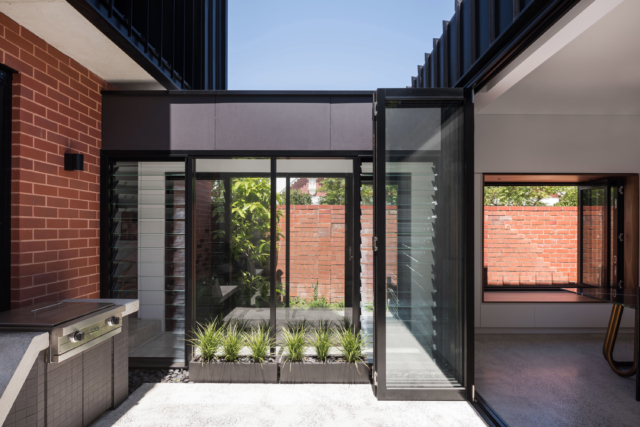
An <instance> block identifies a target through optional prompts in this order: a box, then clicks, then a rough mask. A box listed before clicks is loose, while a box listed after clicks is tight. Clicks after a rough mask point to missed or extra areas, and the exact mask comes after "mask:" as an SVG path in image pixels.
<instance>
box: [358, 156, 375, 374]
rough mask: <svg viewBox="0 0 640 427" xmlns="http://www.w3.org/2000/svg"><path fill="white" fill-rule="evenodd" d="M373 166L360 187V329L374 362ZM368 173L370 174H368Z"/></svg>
mask: <svg viewBox="0 0 640 427" xmlns="http://www.w3.org/2000/svg"><path fill="white" fill-rule="evenodd" d="M371 166H372V165H371V164H370V163H369V164H368V167H364V165H363V168H362V174H361V175H360V177H361V180H362V181H361V185H360V242H359V244H360V329H361V330H362V332H363V333H365V334H366V336H367V337H368V344H369V350H368V352H367V355H368V356H369V362H373V332H374V331H373V245H372V242H373V241H372V238H373V182H372V176H371V171H372V168H371ZM367 172H368V173H367Z"/></svg>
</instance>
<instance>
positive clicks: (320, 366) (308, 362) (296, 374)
mask: <svg viewBox="0 0 640 427" xmlns="http://www.w3.org/2000/svg"><path fill="white" fill-rule="evenodd" d="M279 365H280V383H282V384H305V383H306V384H369V371H370V370H369V367H368V366H367V365H366V364H365V363H364V362H358V363H348V362H346V361H345V360H344V358H342V357H335V356H330V357H329V358H328V359H327V362H326V363H324V362H321V361H320V360H318V359H317V358H316V357H315V356H305V357H303V359H302V362H293V363H292V362H289V361H287V360H285V358H284V357H282V358H281V359H280V363H279Z"/></svg>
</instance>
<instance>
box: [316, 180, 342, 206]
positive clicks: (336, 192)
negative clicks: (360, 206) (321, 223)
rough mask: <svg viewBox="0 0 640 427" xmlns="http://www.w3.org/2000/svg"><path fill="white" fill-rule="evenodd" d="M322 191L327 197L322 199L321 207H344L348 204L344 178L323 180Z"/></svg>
mask: <svg viewBox="0 0 640 427" xmlns="http://www.w3.org/2000/svg"><path fill="white" fill-rule="evenodd" d="M321 184H322V185H321V186H320V191H323V192H325V195H324V196H322V197H320V204H321V205H344V204H345V202H346V188H345V180H344V178H325V179H323V180H322V182H321Z"/></svg>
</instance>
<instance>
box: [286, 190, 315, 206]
mask: <svg viewBox="0 0 640 427" xmlns="http://www.w3.org/2000/svg"><path fill="white" fill-rule="evenodd" d="M289 200H290V203H291V205H310V204H312V203H313V200H312V199H311V194H309V193H304V192H303V191H301V190H298V189H294V190H291V192H290V193H289Z"/></svg>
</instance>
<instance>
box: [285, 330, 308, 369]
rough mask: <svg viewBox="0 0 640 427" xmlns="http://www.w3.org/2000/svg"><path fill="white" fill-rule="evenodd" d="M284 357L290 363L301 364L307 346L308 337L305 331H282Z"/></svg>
mask: <svg viewBox="0 0 640 427" xmlns="http://www.w3.org/2000/svg"><path fill="white" fill-rule="evenodd" d="M280 346H281V347H282V349H283V350H284V355H285V357H286V359H287V360H288V361H289V362H301V361H302V355H303V353H304V349H305V347H306V346H307V337H306V334H305V332H304V331H301V330H299V331H289V329H287V328H283V329H282V343H281V344H280Z"/></svg>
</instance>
